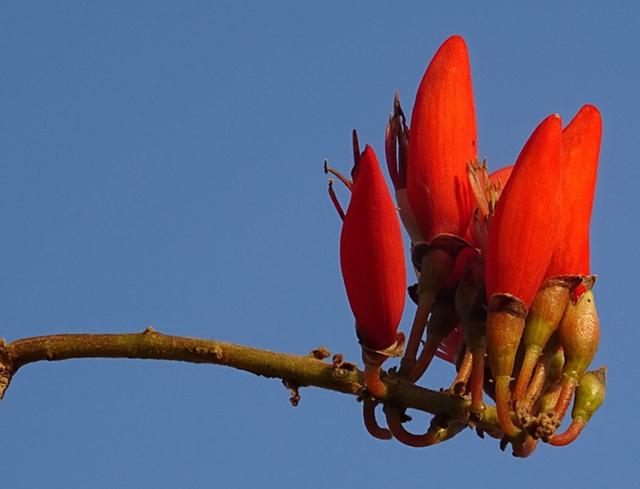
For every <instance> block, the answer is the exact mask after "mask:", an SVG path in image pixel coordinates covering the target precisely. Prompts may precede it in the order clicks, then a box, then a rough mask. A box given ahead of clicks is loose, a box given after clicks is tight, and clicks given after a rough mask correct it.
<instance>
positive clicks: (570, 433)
mask: <svg viewBox="0 0 640 489" xmlns="http://www.w3.org/2000/svg"><path fill="white" fill-rule="evenodd" d="M585 424H586V423H585V422H584V420H582V419H574V420H573V421H572V422H571V425H569V427H568V428H567V431H565V432H564V433H560V434H558V435H553V436H552V437H551V438H549V445H553V446H554V447H563V446H565V445H568V444H569V443H572V442H573V441H575V439H576V438H578V436H579V435H580V433H581V432H582V430H583V428H584V427H585Z"/></svg>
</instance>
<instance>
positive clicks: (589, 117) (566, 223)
mask: <svg viewBox="0 0 640 489" xmlns="http://www.w3.org/2000/svg"><path fill="white" fill-rule="evenodd" d="M601 136H602V118H601V117H600V112H599V111H598V109H597V108H595V107H594V106H593V105H585V106H583V107H582V108H581V109H580V110H579V111H578V113H577V114H576V116H575V117H574V118H573V120H572V121H571V122H570V123H569V124H568V125H567V127H565V129H564V131H563V133H562V140H563V144H562V150H563V151H562V152H563V155H562V156H563V162H562V171H563V175H564V178H563V186H564V190H563V192H562V196H563V199H562V219H561V228H560V230H559V235H558V241H557V242H558V244H559V245H560V246H558V247H557V248H556V249H555V251H554V254H553V258H552V259H551V264H550V265H549V270H548V271H547V276H549V277H554V276H559V275H588V274H589V273H590V265H589V223H590V221H591V209H592V207H593V196H594V193H595V188H596V175H597V171H598V158H599V155H600V140H601Z"/></svg>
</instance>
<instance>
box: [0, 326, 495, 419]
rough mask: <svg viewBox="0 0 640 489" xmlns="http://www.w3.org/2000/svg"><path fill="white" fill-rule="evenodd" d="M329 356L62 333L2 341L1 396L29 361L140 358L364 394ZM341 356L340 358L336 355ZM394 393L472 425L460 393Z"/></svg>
mask: <svg viewBox="0 0 640 489" xmlns="http://www.w3.org/2000/svg"><path fill="white" fill-rule="evenodd" d="M327 355H328V352H326V350H322V349H319V350H315V351H314V352H312V353H311V354H309V355H304V356H303V355H291V354H287V353H278V352H273V351H268V350H261V349H258V348H253V347H249V346H244V345H237V344H233V343H225V342H222V341H216V340H205V339H200V338H189V337H184V336H170V335H165V334H161V333H158V332H156V331H154V330H153V329H152V328H147V329H146V330H145V331H144V332H142V333H127V334H58V335H50V336H37V337H32V338H24V339H19V340H16V341H13V342H11V343H7V342H5V341H4V340H0V398H1V397H2V396H4V393H5V391H6V388H7V387H8V385H9V383H10V382H11V379H12V377H13V375H14V374H15V373H16V372H17V371H18V369H20V368H21V367H23V366H24V365H27V364H29V363H34V362H39V361H43V360H48V361H59V360H70V359H74V358H136V359H153V360H173V361H182V362H190V363H209V364H214V365H224V366H227V367H233V368H236V369H239V370H244V371H247V372H251V373H253V374H256V375H259V376H263V377H271V378H279V379H282V380H284V381H285V382H286V384H287V385H289V386H296V387H306V386H313V387H320V388H323V389H328V390H333V391H337V392H342V393H345V394H352V395H358V394H360V393H361V391H362V387H363V385H364V375H363V372H362V371H360V370H359V369H358V368H357V367H356V365H355V364H352V363H348V362H342V361H336V360H335V359H334V362H333V363H330V362H327V361H324V360H323V358H326V356H327ZM336 357H338V355H336ZM383 381H384V382H385V384H386V386H387V388H388V389H387V390H388V393H387V395H386V396H385V397H384V399H383V400H384V401H386V402H389V403H391V404H393V405H396V406H401V407H406V408H412V409H417V410H419V411H425V412H429V413H432V414H446V415H448V416H449V417H450V418H452V419H458V420H461V421H466V419H467V415H468V405H469V402H468V401H467V400H465V399H463V398H460V397H458V396H455V395H450V394H447V393H445V392H436V391H432V390H430V389H425V388H422V387H418V386H416V385H412V384H410V383H408V382H403V381H401V380H398V379H397V378H396V377H393V376H389V375H386V376H384V377H383ZM478 424H479V425H480V427H481V428H483V429H494V428H496V427H497V426H498V422H497V417H496V413H495V409H493V408H487V409H485V410H484V411H483V415H482V418H481V419H480V420H478Z"/></svg>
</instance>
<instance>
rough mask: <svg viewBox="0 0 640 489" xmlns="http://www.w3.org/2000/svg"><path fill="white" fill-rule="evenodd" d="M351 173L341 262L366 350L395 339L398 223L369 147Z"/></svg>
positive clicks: (400, 300) (401, 294)
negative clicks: (351, 179)
mask: <svg viewBox="0 0 640 489" xmlns="http://www.w3.org/2000/svg"><path fill="white" fill-rule="evenodd" d="M353 175H354V182H353V187H352V196H351V201H350V202H349V208H348V209H347V212H346V215H345V218H344V224H343V227H342V234H341V236H340V264H341V268H342V275H343V278H344V284H345V288H346V290H347V297H348V299H349V304H350V305H351V310H352V311H353V315H354V316H355V318H356V331H357V334H358V338H359V339H360V342H361V343H362V345H363V346H365V347H366V348H368V349H371V350H384V349H386V348H388V347H389V346H391V345H392V344H393V343H394V342H395V340H396V331H397V328H398V324H399V323H400V318H401V316H402V310H403V308H404V301H405V291H406V288H405V287H406V275H405V258H404V252H403V248H402V235H401V231H400V223H399V221H398V215H397V211H396V208H395V205H394V204H393V201H392V199H391V195H390V194H389V190H388V189H387V185H386V183H385V180H384V177H383V175H382V172H381V171H380V166H379V164H378V159H377V158H376V155H375V153H374V151H373V149H372V148H371V147H370V146H367V147H366V148H365V150H364V151H363V152H362V154H361V155H360V157H359V158H358V159H357V164H356V167H355V168H354V172H353Z"/></svg>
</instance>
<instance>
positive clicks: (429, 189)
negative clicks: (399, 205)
mask: <svg viewBox="0 0 640 489" xmlns="http://www.w3.org/2000/svg"><path fill="white" fill-rule="evenodd" d="M476 141H477V130H476V116H475V108H474V103H473V90H472V86H471V68H470V66H469V54H468V52H467V46H466V44H465V42H464V40H463V39H462V38H461V37H460V36H452V37H450V38H449V39H447V40H446V41H445V42H444V44H443V45H442V46H441V47H440V49H438V52H437V53H436V54H435V56H434V57H433V59H432V60H431V63H430V64H429V67H428V68H427V71H426V73H425V74H424V77H423V78H422V82H421V83H420V87H419V88H418V93H417V95H416V101H415V105H414V107H413V113H412V116H411V129H410V135H409V155H408V164H407V195H408V198H409V204H410V205H411V208H412V210H413V212H414V214H415V216H416V220H417V221H418V224H419V226H420V229H421V231H422V235H423V236H424V238H425V240H426V241H431V240H432V239H433V238H434V237H435V236H437V235H438V234H443V233H446V234H454V235H456V236H460V237H464V236H465V232H466V230H467V227H468V225H469V221H470V219H471V214H472V212H473V206H474V198H473V194H472V192H471V189H470V186H469V181H468V176H467V165H468V163H469V162H470V161H473V160H475V159H477V144H476Z"/></svg>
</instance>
